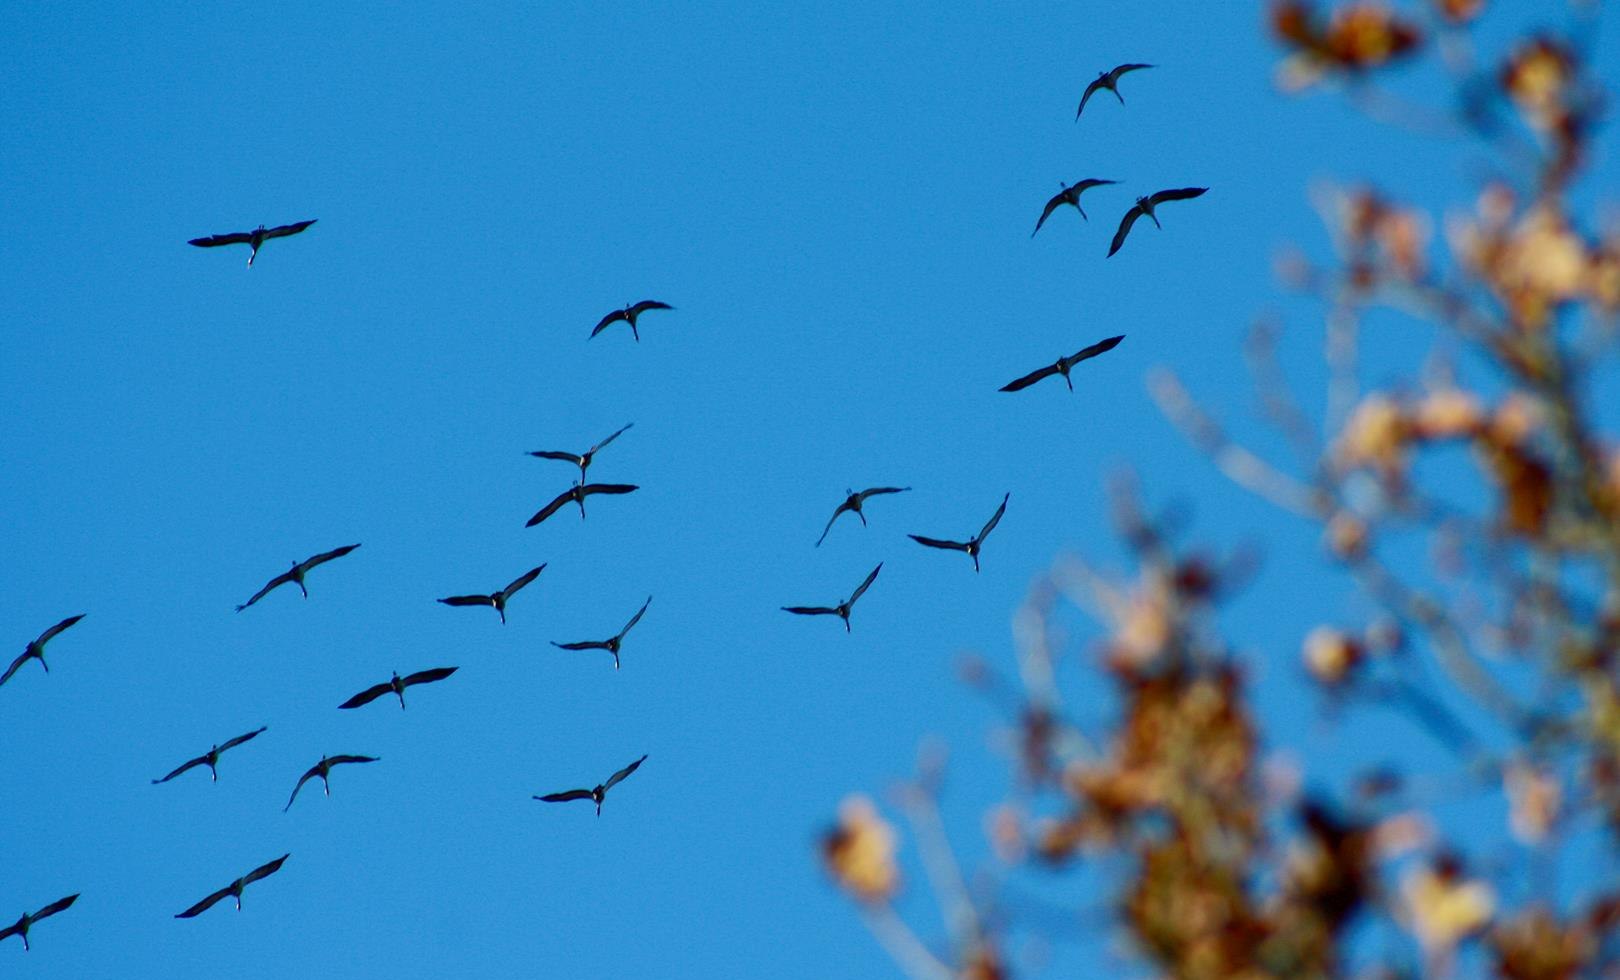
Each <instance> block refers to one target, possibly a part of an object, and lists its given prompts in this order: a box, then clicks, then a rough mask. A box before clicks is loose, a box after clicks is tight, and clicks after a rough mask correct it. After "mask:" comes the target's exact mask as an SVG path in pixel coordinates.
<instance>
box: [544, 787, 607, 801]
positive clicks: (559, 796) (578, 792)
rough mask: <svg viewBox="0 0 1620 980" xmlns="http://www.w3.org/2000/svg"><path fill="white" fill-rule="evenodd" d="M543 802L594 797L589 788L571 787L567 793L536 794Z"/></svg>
mask: <svg viewBox="0 0 1620 980" xmlns="http://www.w3.org/2000/svg"><path fill="white" fill-rule="evenodd" d="M535 799H537V800H539V801H540V802H542V803H567V802H568V801H569V800H589V799H594V797H593V796H592V795H591V791H590V790H588V789H571V790H569V791H567V792H566V793H547V794H546V795H545V796H536V797H535Z"/></svg>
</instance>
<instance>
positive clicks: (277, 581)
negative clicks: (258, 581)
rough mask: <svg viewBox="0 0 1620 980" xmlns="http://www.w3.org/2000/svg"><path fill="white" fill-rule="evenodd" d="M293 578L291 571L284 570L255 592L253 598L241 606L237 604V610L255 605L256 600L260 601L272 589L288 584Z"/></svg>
mask: <svg viewBox="0 0 1620 980" xmlns="http://www.w3.org/2000/svg"><path fill="white" fill-rule="evenodd" d="M292 580H293V577H292V573H291V572H282V573H281V574H280V575H277V576H276V577H275V578H273V579H271V580H270V581H268V582H266V583H264V588H262V589H260V590H259V591H257V592H255V593H253V598H251V599H249V600H248V601H246V602H244V603H242V604H241V605H240V606H237V607H236V611H237V612H241V611H242V610H244V609H246V608H247V607H249V606H251V605H253V604H254V603H255V602H258V601H259V600H260V599H263V598H264V597H265V595H266V594H267V593H268V592H269V591H270V590H271V589H274V588H276V587H277V586H280V585H286V584H287V583H288V582H291V581H292Z"/></svg>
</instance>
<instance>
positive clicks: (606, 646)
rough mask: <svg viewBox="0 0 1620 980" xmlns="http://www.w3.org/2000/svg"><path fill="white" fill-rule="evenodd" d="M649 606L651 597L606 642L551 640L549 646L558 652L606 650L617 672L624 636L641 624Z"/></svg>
mask: <svg viewBox="0 0 1620 980" xmlns="http://www.w3.org/2000/svg"><path fill="white" fill-rule="evenodd" d="M650 605H652V596H648V597H647V601H646V602H643V603H642V604H641V608H640V609H638V610H636V614H635V615H634V616H631V617H630V622H628V623H625V624H624V629H622V630H619V634H618V635H617V636H614V637H611V638H609V639H606V640H584V641H582V642H579V643H558V642H557V641H556V640H552V641H551V645H552V646H554V647H556V648H558V649H559V650H606V651H607V652H609V653H611V654H613V669H614V670H618V669H619V648H620V647H621V646H623V645H624V635H625V634H626V633H628V632H630V629H631V627H633V626H635V625H636V624H637V623H639V622H641V617H642V616H643V615H645V614H646V612H647V607H648V606H650Z"/></svg>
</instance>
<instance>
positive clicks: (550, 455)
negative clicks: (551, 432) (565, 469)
mask: <svg viewBox="0 0 1620 980" xmlns="http://www.w3.org/2000/svg"><path fill="white" fill-rule="evenodd" d="M529 455H530V456H538V457H540V458H541V459H560V460H562V461H563V462H565V463H573V464H574V465H575V466H578V465H579V464H580V463H582V462H584V461H585V457H583V456H581V455H580V454H579V453H565V452H563V451H562V450H560V449H536V450H535V451H534V452H532V453H529Z"/></svg>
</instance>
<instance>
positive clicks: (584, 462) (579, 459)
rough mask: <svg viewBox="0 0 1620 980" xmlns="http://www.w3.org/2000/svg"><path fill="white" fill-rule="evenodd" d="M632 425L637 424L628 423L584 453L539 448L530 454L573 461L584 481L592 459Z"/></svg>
mask: <svg viewBox="0 0 1620 980" xmlns="http://www.w3.org/2000/svg"><path fill="white" fill-rule="evenodd" d="M631 425H635V423H634V422H631V423H630V424H629V425H626V426H625V427H624V429H620V430H619V431H618V432H615V433H613V434H612V435H610V436H608V437H607V438H606V439H603V440H602V441H601V442H599V443H597V444H596V445H594V446H592V447H591V448H589V449H587V450H585V451H584V452H583V453H566V452H562V451H560V450H555V449H537V450H535V451H534V452H532V453H530V454H529V455H530V456H538V457H540V458H541V459H560V460H562V461H564V462H566V463H573V464H574V465H575V466H577V467H579V482H580V483H584V482H585V471H586V470H588V469H590V468H591V460H592V459H593V458H594V457H595V456H596V454H597V453H598V452H600V451H601V450H602V449H605V448H606V447H607V444H608V443H610V442H612V441H613V440H615V439H617V438H619V436H621V435H623V434H624V430H625V429H628V428H630V426H631Z"/></svg>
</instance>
